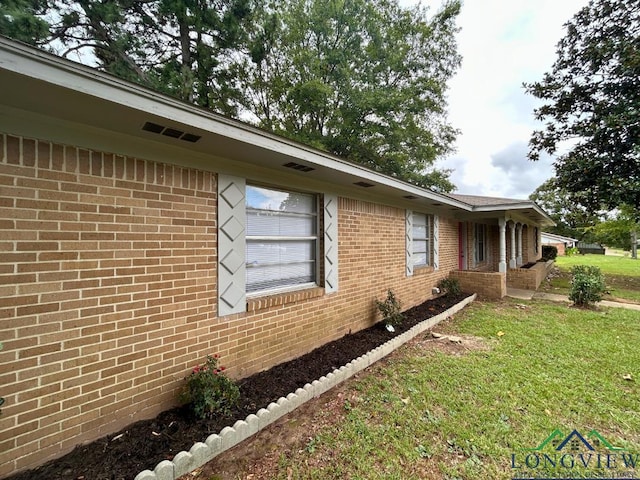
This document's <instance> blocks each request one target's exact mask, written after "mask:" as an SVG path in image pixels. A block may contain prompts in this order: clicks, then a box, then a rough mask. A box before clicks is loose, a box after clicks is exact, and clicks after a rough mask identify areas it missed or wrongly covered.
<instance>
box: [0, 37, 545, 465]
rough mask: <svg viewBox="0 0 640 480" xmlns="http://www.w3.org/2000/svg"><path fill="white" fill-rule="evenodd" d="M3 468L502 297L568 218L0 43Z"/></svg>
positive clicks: (32, 461) (49, 455)
mask: <svg viewBox="0 0 640 480" xmlns="http://www.w3.org/2000/svg"><path fill="white" fill-rule="evenodd" d="M0 83H1V85H2V88H1V89H0V321H1V322H2V323H1V325H2V327H1V328H0V341H1V342H3V343H4V349H3V350H2V352H0V379H1V380H0V385H1V387H0V388H1V390H0V395H1V396H2V397H4V398H5V399H6V403H5V405H4V406H3V409H2V415H1V416H0V445H2V448H0V477H2V476H5V475H8V474H10V473H11V472H14V471H18V470H21V469H25V468H29V467H33V466H36V465H38V464H39V463H42V462H43V461H44V460H46V459H50V458H53V457H57V456H60V455H62V454H64V453H66V452H68V451H70V450H71V449H72V448H73V447H74V446H75V445H77V444H79V443H82V442H87V441H90V440H94V439H96V438H98V437H101V436H103V435H105V434H108V433H111V432H114V431H116V430H117V429H120V428H122V427H124V426H126V425H127V424H129V423H131V422H133V421H135V420H139V419H142V418H148V417H152V416H154V415H156V414H157V413H159V412H160V411H162V410H164V409H166V408H168V407H171V406H173V405H174V404H175V402H176V394H177V392H178V389H179V388H180V387H181V385H182V384H183V377H184V376H185V374H187V373H188V371H189V369H190V367H192V366H193V365H194V364H195V363H197V362H199V361H202V360H203V358H204V357H205V356H206V355H207V354H210V353H218V354H220V355H221V356H222V359H223V361H224V363H225V365H227V366H228V367H229V372H230V374H231V375H233V376H234V377H243V376H247V375H250V374H252V373H254V372H257V371H260V370H264V369H266V368H269V367H271V366H273V365H275V364H278V363H281V362H283V361H286V360H289V359H292V358H294V357H297V356H299V355H301V354H303V353H305V352H308V351H310V350H312V349H313V348H315V347H317V346H319V345H321V344H324V343H326V342H329V341H331V340H334V339H336V338H339V337H341V336H343V335H345V334H346V333H348V332H350V331H357V330H360V329H362V328H365V327H368V326H370V325H371V324H372V323H373V322H374V321H376V309H375V306H374V299H375V298H376V297H377V298H382V297H383V296H384V295H385V293H386V291H387V289H393V290H394V292H395V293H396V295H397V297H398V298H399V299H400V300H401V301H402V303H403V307H405V308H408V307H411V306H413V305H416V304H418V303H421V302H423V301H425V300H427V299H429V298H430V297H432V288H433V287H434V286H435V285H436V284H437V282H438V281H439V280H440V279H443V278H445V277H448V276H450V275H452V276H456V277H457V278H460V280H461V281H462V283H463V287H464V288H465V289H467V290H473V291H478V292H480V293H482V294H484V295H488V296H494V297H501V296H504V295H505V292H506V283H507V281H510V280H508V278H511V277H508V275H511V274H513V275H515V274H516V273H518V272H519V270H521V269H518V268H517V267H518V266H519V265H522V264H523V263H527V262H534V261H535V260H537V259H539V258H540V250H541V249H540V229H541V228H542V227H545V226H549V225H552V224H553V222H552V221H551V220H550V219H549V217H548V216H547V215H546V214H545V213H544V212H543V211H542V210H541V209H540V208H539V207H538V206H537V205H536V204H535V203H533V202H530V201H525V200H505V199H492V198H482V197H473V196H463V195H443V194H438V193H434V192H432V191H429V190H425V189H422V188H418V187H415V186H412V185H409V184H407V183H404V182H401V181H399V180H397V179H394V178H391V177H388V176H385V175H381V174H378V173H375V172H372V171H370V170H368V169H365V168H363V167H361V166H358V165H355V164H352V163H349V162H347V161H345V160H343V159H341V158H338V157H335V156H333V155H329V154H327V153H324V152H320V151H318V150H314V149H312V148H310V147H307V146H304V145H301V144H298V143H295V142H292V141H290V140H287V139H284V138H281V137H278V136H276V135H273V134H270V133H267V132H264V131H261V130H259V129H257V128H254V127H252V126H249V125H246V124H243V123H240V122H237V121H232V120H229V119H227V118H224V117H221V116H219V115H215V114H213V113H211V112H208V111H205V110H202V109H199V108H196V107H194V106H192V105H189V104H186V103H183V102H180V101H177V100H174V99H172V98H169V97H167V96H164V95H160V94H158V93H156V92H153V91H150V90H147V89H145V88H142V87H140V86H138V85H134V84H131V83H128V82H125V81H123V80H120V79H117V78H114V77H112V76H109V75H106V74H104V73H101V72H98V71H96V70H94V69H91V68H88V67H85V66H82V65H78V64H75V63H72V62H69V61H66V60H63V59H60V58H57V57H55V56H52V55H49V54H46V53H43V52H41V51H38V50H36V49H33V48H30V47H27V46H24V45H22V44H18V43H15V42H12V41H9V40H6V39H0Z"/></svg>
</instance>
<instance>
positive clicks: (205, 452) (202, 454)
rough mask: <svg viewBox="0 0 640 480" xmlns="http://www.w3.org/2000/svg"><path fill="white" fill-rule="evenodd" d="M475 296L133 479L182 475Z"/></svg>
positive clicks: (159, 479) (167, 479) (171, 479)
mask: <svg viewBox="0 0 640 480" xmlns="http://www.w3.org/2000/svg"><path fill="white" fill-rule="evenodd" d="M475 299H476V294H473V295H472V296H470V297H467V298H466V299H464V300H463V301H461V302H460V303H458V304H456V305H454V306H453V307H451V308H449V309H447V310H445V311H444V312H442V313H440V314H438V315H435V316H434V317H431V318H429V319H426V320H423V321H422V322H421V323H419V324H418V325H415V326H414V327H413V328H411V329H410V330H408V331H406V332H405V333H403V334H401V335H398V336H397V337H394V338H392V339H391V340H389V341H387V342H386V343H384V344H382V345H380V346H378V347H376V348H374V349H373V350H370V351H369V352H367V353H365V354H364V355H362V356H360V357H358V358H356V359H354V360H352V361H351V362H349V363H347V364H346V365H344V366H342V367H340V368H337V369H335V370H333V372H331V373H328V374H327V375H325V376H322V377H320V378H319V379H318V380H314V381H313V382H311V383H310V384H309V383H307V384H306V385H305V386H304V387H303V388H298V389H297V390H296V391H295V393H290V394H288V395H287V396H286V398H285V397H280V398H279V399H278V400H277V401H276V402H272V403H270V404H269V405H268V406H267V408H261V409H260V410H258V411H257V412H256V413H255V414H250V415H248V416H247V417H246V418H245V419H244V420H238V421H236V422H235V423H234V424H233V426H232V427H224V428H223V429H222V430H221V431H220V433H219V434H215V433H214V434H212V435H209V437H207V439H206V440H205V441H204V442H196V443H195V444H194V445H193V446H192V447H191V449H190V450H189V451H188V452H186V451H184V450H183V451H181V452H179V453H178V454H176V456H175V457H174V458H173V460H172V461H170V460H163V461H162V462H160V463H158V465H157V466H156V467H155V468H154V470H153V471H151V470H144V471H142V472H140V473H139V474H138V475H136V477H135V478H134V480H176V479H177V478H179V477H181V476H182V475H185V474H187V473H189V472H191V471H193V470H195V469H196V468H198V467H200V466H202V465H204V464H205V463H207V462H209V461H211V460H212V459H213V458H215V457H216V456H218V455H220V454H221V453H223V452H225V451H226V450H228V449H230V448H232V447H234V446H235V445H237V444H239V443H240V442H242V441H244V440H246V439H248V438H249V437H251V436H253V435H254V434H256V433H258V432H259V431H260V430H262V429H263V428H265V427H267V426H268V425H270V424H271V423H273V422H275V421H276V420H278V419H279V418H281V417H283V416H284V415H286V414H288V413H290V412H292V411H293V410H295V409H296V408H298V407H299V406H301V405H302V404H303V403H305V402H307V401H309V400H311V399H312V398H316V397H319V396H320V395H322V394H323V393H325V392H327V391H328V390H330V389H331V388H333V387H335V386H336V385H338V384H340V383H342V382H343V381H345V380H347V379H348V378H350V377H352V376H353V375H355V374H356V373H358V372H360V371H362V370H364V369H365V368H367V367H368V366H370V365H372V364H374V363H375V362H377V361H378V360H380V359H382V358H384V357H386V356H387V355H389V354H390V353H391V352H393V351H394V350H396V349H397V348H399V347H400V346H402V345H404V344H405V343H406V342H408V341H409V340H411V339H412V338H414V337H416V336H417V335H419V334H420V333H422V332H424V331H425V330H427V329H429V328H432V327H433V326H435V325H437V324H438V323H440V322H441V321H442V320H445V319H446V318H448V317H450V316H451V315H453V314H455V313H456V312H458V311H460V310H462V309H463V308H464V307H465V306H467V305H468V304H469V303H471V302H473V301H474V300H475Z"/></svg>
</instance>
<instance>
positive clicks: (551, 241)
mask: <svg viewBox="0 0 640 480" xmlns="http://www.w3.org/2000/svg"><path fill="white" fill-rule="evenodd" d="M542 243H543V244H544V245H552V246H554V247H556V248H557V249H558V255H565V253H566V251H567V248H574V247H575V246H576V244H577V243H578V239H577V238H571V237H564V236H562V235H556V234H555V233H547V232H542Z"/></svg>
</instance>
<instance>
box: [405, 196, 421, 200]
mask: <svg viewBox="0 0 640 480" xmlns="http://www.w3.org/2000/svg"><path fill="white" fill-rule="evenodd" d="M403 198H406V199H407V200H415V199H416V198H418V197H416V196H414V195H405V196H404V197H403Z"/></svg>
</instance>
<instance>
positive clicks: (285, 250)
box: [247, 240, 316, 292]
mask: <svg viewBox="0 0 640 480" xmlns="http://www.w3.org/2000/svg"><path fill="white" fill-rule="evenodd" d="M315 253H316V247H315V240H308V241H293V242H290V241H280V242H278V241H268V242H264V241H253V240H249V241H248V242H247V291H248V292H254V291H258V290H264V289H268V288H275V287H282V286H287V285H297V284H301V283H307V282H313V281H315Z"/></svg>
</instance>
